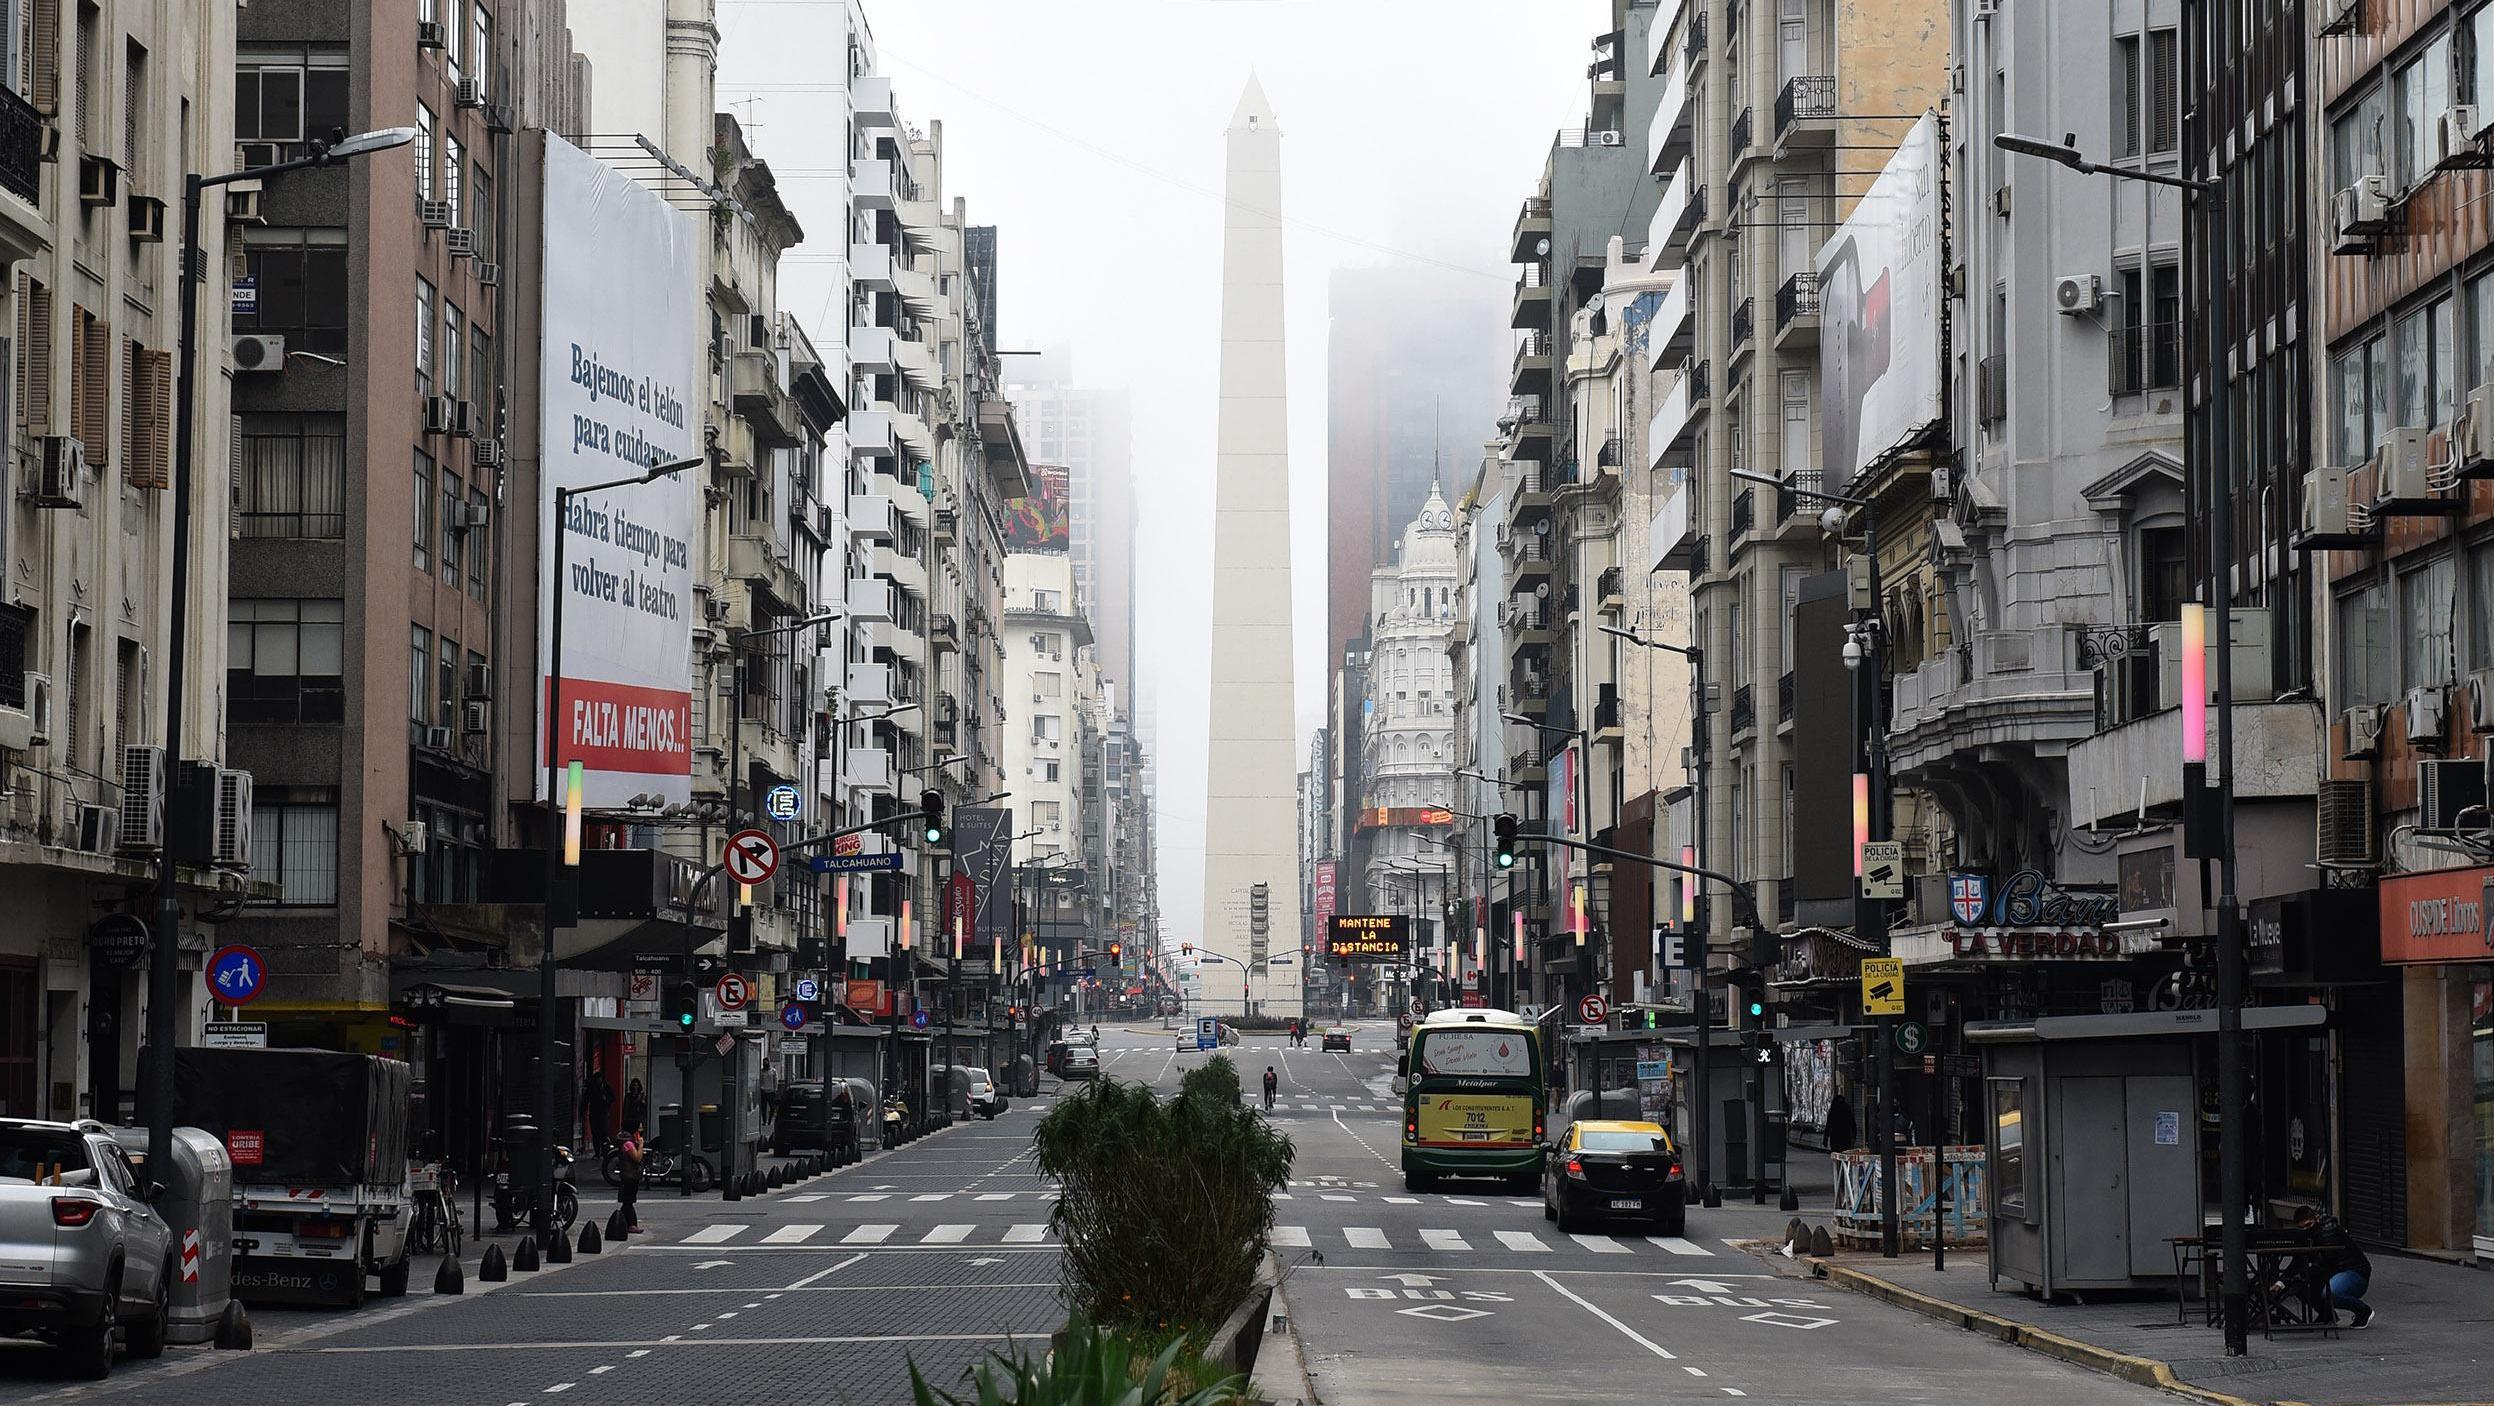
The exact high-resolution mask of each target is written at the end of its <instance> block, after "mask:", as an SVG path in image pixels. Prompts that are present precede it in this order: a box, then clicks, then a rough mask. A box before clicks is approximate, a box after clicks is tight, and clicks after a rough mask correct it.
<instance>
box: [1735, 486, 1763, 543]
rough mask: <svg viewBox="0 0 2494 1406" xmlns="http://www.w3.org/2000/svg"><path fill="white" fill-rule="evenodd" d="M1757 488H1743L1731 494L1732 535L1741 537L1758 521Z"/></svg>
mask: <svg viewBox="0 0 2494 1406" xmlns="http://www.w3.org/2000/svg"><path fill="white" fill-rule="evenodd" d="M1757 494H1758V490H1757V489H1754V488H1744V489H1742V490H1741V491H1740V492H1738V493H1735V494H1733V495H1732V535H1733V536H1735V537H1743V536H1746V535H1748V533H1749V529H1750V528H1751V527H1753V526H1755V525H1757V521H1758V498H1757Z"/></svg>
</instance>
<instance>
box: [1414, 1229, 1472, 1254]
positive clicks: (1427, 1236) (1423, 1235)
mask: <svg viewBox="0 0 2494 1406" xmlns="http://www.w3.org/2000/svg"><path fill="white" fill-rule="evenodd" d="M1420 1243H1421V1244H1423V1245H1426V1246H1428V1247H1429V1248H1430V1249H1432V1250H1469V1249H1471V1248H1472V1246H1471V1245H1470V1244H1468V1243H1466V1242H1465V1240H1464V1238H1463V1236H1462V1234H1461V1233H1459V1232H1457V1231H1452V1230H1424V1231H1422V1232H1420Z"/></svg>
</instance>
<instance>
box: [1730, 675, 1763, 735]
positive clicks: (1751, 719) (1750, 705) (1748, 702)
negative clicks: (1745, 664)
mask: <svg viewBox="0 0 2494 1406" xmlns="http://www.w3.org/2000/svg"><path fill="white" fill-rule="evenodd" d="M1757 725H1758V708H1757V704H1756V703H1755V702H1754V701H1753V699H1752V695H1751V693H1750V688H1749V685H1748V684H1742V685H1741V686H1740V687H1739V688H1736V689H1734V690H1732V730H1733V731H1734V732H1738V731H1740V730H1741V729H1742V728H1745V727H1756V726H1757Z"/></svg>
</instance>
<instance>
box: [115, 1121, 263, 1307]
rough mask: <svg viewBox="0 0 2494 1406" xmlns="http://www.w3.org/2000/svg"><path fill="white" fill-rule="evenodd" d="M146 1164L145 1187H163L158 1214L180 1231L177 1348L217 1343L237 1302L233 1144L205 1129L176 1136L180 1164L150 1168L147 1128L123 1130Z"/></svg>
mask: <svg viewBox="0 0 2494 1406" xmlns="http://www.w3.org/2000/svg"><path fill="white" fill-rule="evenodd" d="M113 1140H114V1141H116V1142H118V1143H120V1144H121V1146H122V1148H123V1150H124V1151H126V1152H128V1153H129V1154H130V1157H131V1160H132V1161H133V1162H134V1163H137V1164H138V1166H139V1178H140V1180H142V1181H147V1182H157V1183H161V1184H162V1185H163V1186H164V1188H165V1190H164V1194H163V1195H162V1196H159V1197H157V1198H156V1202H155V1206H156V1214H158V1215H160V1216H163V1217H164V1218H165V1224H166V1225H168V1226H170V1227H172V1229H173V1244H174V1258H173V1292H172V1306H171V1310H170V1313H169V1315H168V1316H169V1317H170V1319H171V1323H172V1326H171V1330H170V1331H169V1332H168V1334H167V1337H168V1339H169V1340H170V1341H173V1342H177V1343H204V1342H210V1341H213V1340H214V1339H215V1337H216V1333H217V1325H218V1324H219V1323H220V1322H222V1321H223V1320H224V1318H225V1306H226V1304H227V1302H228V1301H229V1300H230V1299H231V1298H232V1297H233V1276H234V1163H233V1159H232V1158H230V1157H229V1156H227V1155H226V1151H225V1144H223V1143H221V1142H219V1141H217V1140H216V1138H215V1137H214V1136H212V1135H210V1134H208V1133H206V1132H203V1131H201V1130H200V1129H198V1128H175V1129H174V1130H173V1148H172V1154H173V1164H172V1165H171V1166H170V1167H150V1166H148V1165H147V1164H146V1157H147V1129H145V1128H115V1129H114V1130H113Z"/></svg>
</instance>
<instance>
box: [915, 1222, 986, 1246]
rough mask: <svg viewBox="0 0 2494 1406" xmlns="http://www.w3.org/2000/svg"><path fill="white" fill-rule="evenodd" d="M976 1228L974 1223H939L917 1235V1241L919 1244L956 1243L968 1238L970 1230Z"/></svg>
mask: <svg viewBox="0 0 2494 1406" xmlns="http://www.w3.org/2000/svg"><path fill="white" fill-rule="evenodd" d="M976 1229H978V1227H977V1226H975V1225H961V1224H951V1225H939V1226H937V1227H936V1228H935V1229H933V1230H930V1231H928V1232H927V1233H926V1234H925V1235H923V1236H921V1237H919V1240H918V1243H919V1244H921V1245H958V1244H960V1243H961V1242H962V1241H964V1240H967V1239H969V1238H970V1232H971V1231H973V1230H976Z"/></svg>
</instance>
